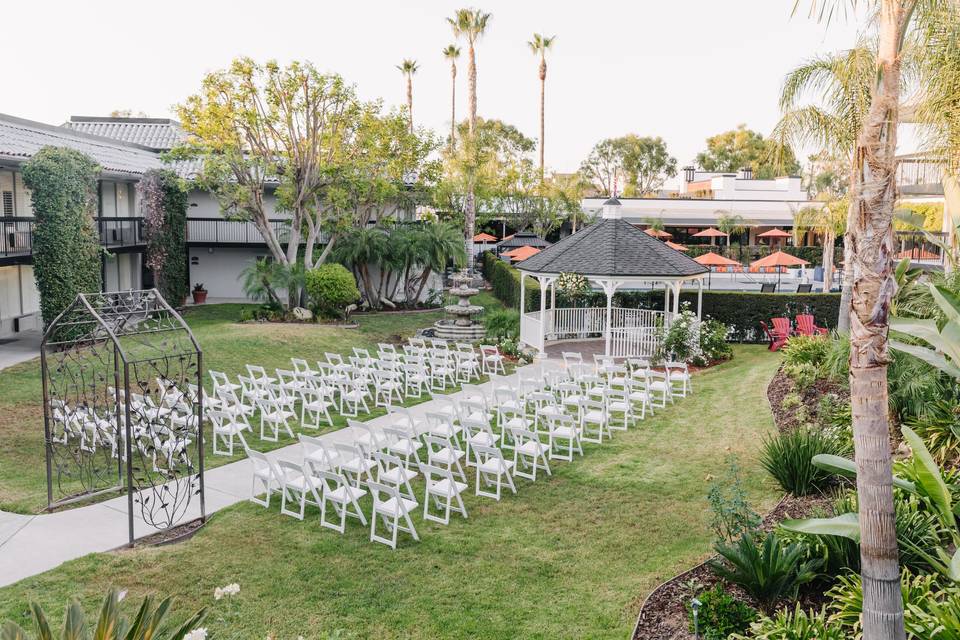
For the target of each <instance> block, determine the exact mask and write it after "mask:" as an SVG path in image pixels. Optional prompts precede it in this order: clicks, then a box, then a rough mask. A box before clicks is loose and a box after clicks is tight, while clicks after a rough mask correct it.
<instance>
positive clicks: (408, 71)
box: [397, 58, 420, 132]
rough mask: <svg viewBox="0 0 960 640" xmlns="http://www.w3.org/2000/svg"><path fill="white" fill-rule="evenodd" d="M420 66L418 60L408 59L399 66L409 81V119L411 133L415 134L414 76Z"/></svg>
mask: <svg viewBox="0 0 960 640" xmlns="http://www.w3.org/2000/svg"><path fill="white" fill-rule="evenodd" d="M419 68H420V66H419V65H418V64H417V61H416V60H411V59H410V58H406V59H405V60H404V61H403V62H401V63H400V64H398V65H397V69H398V70H399V71H400V73H402V74H403V75H404V77H405V78H406V79H407V117H408V118H409V119H410V131H411V132H413V74H415V73H416V72H417V69H419Z"/></svg>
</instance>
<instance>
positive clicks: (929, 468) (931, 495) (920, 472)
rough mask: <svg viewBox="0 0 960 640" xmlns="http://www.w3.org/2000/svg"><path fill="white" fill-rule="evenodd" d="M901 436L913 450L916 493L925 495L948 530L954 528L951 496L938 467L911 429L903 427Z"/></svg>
mask: <svg viewBox="0 0 960 640" xmlns="http://www.w3.org/2000/svg"><path fill="white" fill-rule="evenodd" d="M902 433H903V437H904V438H905V439H906V441H907V443H908V444H909V445H910V448H911V449H912V450H913V466H914V473H916V475H917V489H918V493H920V494H921V495H922V496H924V497H926V498H927V499H928V500H929V501H930V503H931V504H932V505H933V507H934V509H936V511H937V512H938V514H939V515H940V519H941V521H942V522H943V524H944V525H945V526H946V527H947V528H948V529H950V530H954V529H956V518H955V517H954V515H953V506H952V502H953V500H952V498H951V497H950V489H949V488H948V487H947V483H946V482H944V481H943V476H941V475H940V467H938V466H937V463H936V462H934V460H933V456H931V455H930V452H929V451H928V450H927V447H926V446H925V445H924V444H923V440H921V439H920V436H918V435H917V434H916V433H915V432H914V431H913V429H911V428H910V427H903V429H902Z"/></svg>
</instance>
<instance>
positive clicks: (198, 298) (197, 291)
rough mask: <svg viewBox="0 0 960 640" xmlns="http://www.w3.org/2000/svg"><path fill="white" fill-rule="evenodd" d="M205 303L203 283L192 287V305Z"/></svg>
mask: <svg viewBox="0 0 960 640" xmlns="http://www.w3.org/2000/svg"><path fill="white" fill-rule="evenodd" d="M206 301H207V290H206V289H204V288H203V283H202V282H198V283H197V284H195V285H193V304H203V303H204V302H206Z"/></svg>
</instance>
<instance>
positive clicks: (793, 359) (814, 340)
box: [780, 336, 830, 366]
mask: <svg viewBox="0 0 960 640" xmlns="http://www.w3.org/2000/svg"><path fill="white" fill-rule="evenodd" d="M780 351H781V352H782V353H783V362H784V364H812V365H815V366H820V365H821V364H823V363H824V362H825V361H826V359H827V355H828V354H829V353H830V339H829V338H827V337H826V336H791V337H790V339H789V340H787V344H785V345H783V348H782V349H781V350H780Z"/></svg>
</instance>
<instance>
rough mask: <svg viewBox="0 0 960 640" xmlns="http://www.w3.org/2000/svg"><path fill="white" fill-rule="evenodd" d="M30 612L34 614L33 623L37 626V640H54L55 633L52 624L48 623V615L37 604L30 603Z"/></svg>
mask: <svg viewBox="0 0 960 640" xmlns="http://www.w3.org/2000/svg"><path fill="white" fill-rule="evenodd" d="M30 612H31V613H33V621H34V622H35V623H36V625H37V640H53V632H52V631H51V630H50V623H49V622H47V615H46V614H45V613H44V612H43V609H42V608H41V607H40V605H39V604H37V603H36V602H31V603H30Z"/></svg>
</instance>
